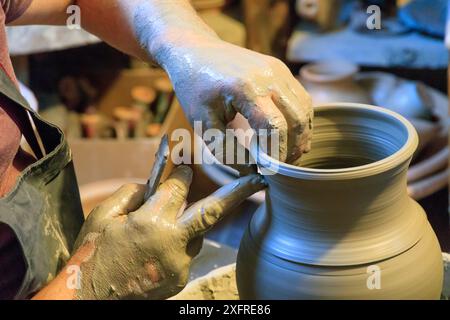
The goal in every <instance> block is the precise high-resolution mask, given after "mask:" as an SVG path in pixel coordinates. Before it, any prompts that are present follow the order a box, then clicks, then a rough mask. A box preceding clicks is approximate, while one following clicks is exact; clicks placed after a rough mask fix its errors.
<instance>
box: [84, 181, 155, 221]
mask: <svg viewBox="0 0 450 320" xmlns="http://www.w3.org/2000/svg"><path fill="white" fill-rule="evenodd" d="M146 190H147V186H146V185H141V184H134V183H130V184H125V185H123V186H122V187H120V188H119V189H118V190H117V191H116V192H114V193H113V194H112V195H111V196H110V197H109V198H107V199H106V200H104V201H103V202H102V203H101V204H100V205H99V206H98V207H97V208H96V209H95V211H93V212H92V215H93V216H94V215H95V218H96V219H103V218H114V217H117V216H119V215H126V214H128V213H130V212H133V211H135V210H136V209H138V208H139V207H140V205H141V204H142V202H143V201H144V194H145V191H146Z"/></svg>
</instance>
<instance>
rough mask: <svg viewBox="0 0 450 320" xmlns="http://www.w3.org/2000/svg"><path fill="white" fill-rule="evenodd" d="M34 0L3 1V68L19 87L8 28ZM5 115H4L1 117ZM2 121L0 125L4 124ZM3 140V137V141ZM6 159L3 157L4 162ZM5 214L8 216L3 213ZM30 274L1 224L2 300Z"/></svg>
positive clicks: (0, 62) (0, 58)
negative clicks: (13, 65) (8, 38)
mask: <svg viewBox="0 0 450 320" xmlns="http://www.w3.org/2000/svg"><path fill="white" fill-rule="evenodd" d="M31 1H32V0H0V4H1V6H0V68H1V69H3V71H4V72H6V74H7V75H8V76H9V77H10V78H11V79H12V80H13V81H14V82H16V83H17V80H16V77H15V75H14V70H13V67H12V63H11V59H10V57H9V53H8V45H7V41H6V30H5V24H7V23H9V22H11V21H13V20H15V19H17V18H18V17H19V16H20V15H21V14H22V13H23V12H25V10H26V9H27V8H28V6H29V5H30V3H31ZM8 107H9V108H11V106H10V103H9V102H8V101H6V99H5V98H3V97H0V108H4V109H7V108H8ZM2 116H3V117H4V116H5V114H1V113H0V117H2ZM1 120H2V119H0V124H1V123H2V121H1ZM1 139H2V137H0V140H1ZM1 159H2V155H1V154H0V160H1ZM2 214H4V213H3V212H2ZM25 272H26V265H25V260H24V257H23V253H22V248H21V246H20V244H19V242H18V240H17V237H16V235H15V233H14V231H13V230H12V229H11V228H10V227H9V226H8V225H6V224H4V223H1V222H0V299H13V298H14V296H15V295H16V294H17V292H18V290H19V289H20V287H21V285H22V281H23V279H24V276H25Z"/></svg>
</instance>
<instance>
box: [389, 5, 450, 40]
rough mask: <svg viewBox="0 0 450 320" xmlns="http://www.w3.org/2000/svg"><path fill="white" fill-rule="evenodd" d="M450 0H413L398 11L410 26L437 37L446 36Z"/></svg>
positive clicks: (402, 19) (401, 18)
mask: <svg viewBox="0 0 450 320" xmlns="http://www.w3.org/2000/svg"><path fill="white" fill-rule="evenodd" d="M448 2H449V0H431V1H430V0H412V1H411V2H410V3H408V4H407V5H405V6H403V7H401V8H400V9H399V11H398V18H399V20H400V22H401V23H403V24H404V25H406V26H407V27H408V28H411V29H413V30H416V31H418V32H422V33H426V34H429V35H432V36H435V37H440V38H444V37H445V24H446V20H447V7H448Z"/></svg>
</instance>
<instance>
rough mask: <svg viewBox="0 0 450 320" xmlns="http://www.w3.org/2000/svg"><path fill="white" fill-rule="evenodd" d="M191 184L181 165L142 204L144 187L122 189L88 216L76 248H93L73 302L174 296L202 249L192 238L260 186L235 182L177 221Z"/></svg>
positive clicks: (250, 180) (257, 181)
mask: <svg viewBox="0 0 450 320" xmlns="http://www.w3.org/2000/svg"><path fill="white" fill-rule="evenodd" d="M191 181H192V170H191V169H190V168H189V167H187V166H180V167H177V168H176V169H175V170H174V172H173V173H172V174H171V175H170V177H169V178H168V179H167V180H166V181H165V182H164V183H162V184H161V185H160V186H159V188H158V190H157V192H156V193H155V194H154V195H153V196H152V197H151V198H150V199H149V200H148V201H146V202H145V203H144V204H143V205H142V206H140V203H142V201H143V198H144V193H145V191H146V187H145V186H141V185H127V186H124V187H122V188H121V189H120V190H118V191H117V192H116V193H115V194H114V195H113V196H112V197H111V198H109V199H108V200H106V201H105V202H104V203H103V204H101V205H100V206H98V207H97V208H96V209H95V210H94V211H93V212H92V213H91V214H90V215H89V217H88V219H87V221H86V223H85V225H84V226H83V229H82V231H81V232H80V236H79V238H78V240H77V246H76V250H79V248H78V247H79V246H81V247H82V248H83V246H84V245H86V243H89V244H92V243H93V244H94V250H93V252H92V253H91V254H90V255H89V257H87V258H86V259H85V261H84V262H82V263H81V272H82V274H81V289H79V290H77V294H76V297H77V298H78V299H122V298H128V299H142V298H147V299H150V298H151V299H164V298H168V297H170V296H173V295H175V294H176V293H178V292H179V291H180V290H181V289H182V288H183V287H184V286H185V285H186V283H187V279H188V273H189V265H190V263H191V260H192V258H193V257H194V256H195V255H196V254H197V253H198V252H199V250H200V248H201V241H194V240H195V239H199V237H200V236H201V235H202V234H203V233H205V232H206V231H207V230H208V229H209V228H210V227H211V226H212V225H214V224H215V223H216V222H217V221H218V220H220V219H221V218H222V217H223V216H224V215H225V214H227V213H229V212H230V209H232V208H234V207H235V206H236V205H237V204H239V203H240V202H242V201H244V200H245V199H246V198H247V197H248V196H250V195H251V194H253V193H255V192H257V191H259V190H261V189H263V188H264V187H265V182H264V180H263V178H262V177H260V176H257V175H250V176H247V177H244V178H240V179H239V180H237V181H236V182H234V183H232V184H231V185H229V186H225V187H223V188H221V189H219V190H218V191H217V192H215V193H214V194H213V195H212V196H210V197H208V198H206V199H204V200H202V201H199V202H198V203H196V204H194V205H193V206H192V207H190V208H188V209H187V210H186V211H185V212H184V214H182V215H181V216H180V217H179V213H180V211H181V210H183V208H185V202H186V197H187V194H188V191H189V185H190V183H191ZM169 199H170V200H169ZM119 212H120V216H119V215H118V213H119ZM123 216H125V220H122V217H123ZM119 217H120V218H121V219H119ZM92 240H94V241H92ZM81 244H84V245H81ZM130 275H132V276H131V277H130Z"/></svg>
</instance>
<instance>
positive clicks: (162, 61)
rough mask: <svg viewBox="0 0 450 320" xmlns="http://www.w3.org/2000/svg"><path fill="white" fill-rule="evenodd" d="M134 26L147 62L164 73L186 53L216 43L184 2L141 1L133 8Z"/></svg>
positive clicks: (214, 35)
mask: <svg viewBox="0 0 450 320" xmlns="http://www.w3.org/2000/svg"><path fill="white" fill-rule="evenodd" d="M134 24H135V32H136V35H137V38H138V39H139V42H140V44H141V46H142V47H143V48H144V49H145V50H146V51H147V54H148V56H149V59H150V60H152V61H153V62H156V63H158V64H159V65H160V66H161V67H162V68H164V69H165V70H166V71H168V70H167V67H168V65H169V64H173V63H174V62H175V61H173V60H174V58H175V57H177V56H178V57H179V56H181V55H183V52H186V50H189V49H190V48H193V47H198V46H200V45H201V44H202V43H210V42H211V41H219V40H220V39H219V37H218V36H217V34H216V33H215V32H214V31H213V30H212V29H211V28H210V27H209V26H207V25H206V24H205V23H204V22H203V20H201V18H200V17H199V16H198V15H197V13H196V12H195V10H194V9H193V7H192V6H191V4H190V3H189V1H188V0H165V1H148V2H147V1H145V2H143V3H141V4H140V5H139V6H137V8H136V11H135V14H134ZM169 62H170V63H169Z"/></svg>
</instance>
